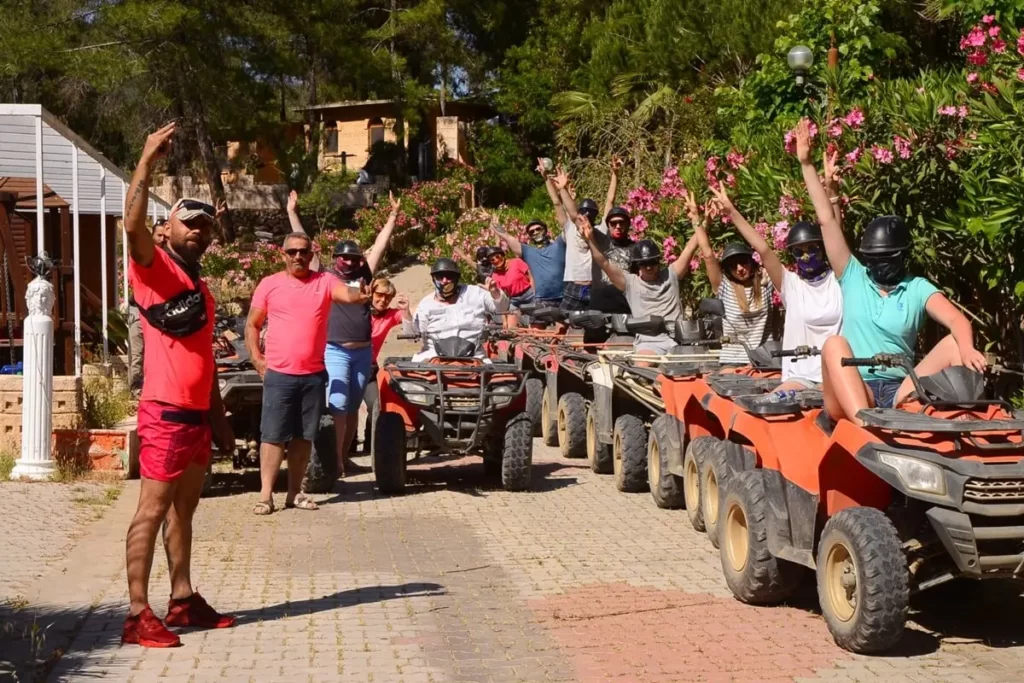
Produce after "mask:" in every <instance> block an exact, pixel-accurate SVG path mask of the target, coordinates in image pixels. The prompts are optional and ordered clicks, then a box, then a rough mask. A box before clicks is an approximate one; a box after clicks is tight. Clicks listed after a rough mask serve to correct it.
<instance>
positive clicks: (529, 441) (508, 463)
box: [501, 413, 534, 491]
mask: <svg viewBox="0 0 1024 683" xmlns="http://www.w3.org/2000/svg"><path fill="white" fill-rule="evenodd" d="M533 426H534V423H533V421H532V420H531V419H530V416H529V415H525V414H523V413H520V414H519V415H516V416H515V417H513V418H512V419H511V420H509V421H508V424H506V425H505V433H504V435H503V440H504V443H503V444H502V449H501V487H502V488H503V489H505V490H506V491H525V490H527V489H528V488H530V479H531V476H532V470H533Z"/></svg>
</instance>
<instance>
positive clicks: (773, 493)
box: [762, 470, 818, 569]
mask: <svg viewBox="0 0 1024 683" xmlns="http://www.w3.org/2000/svg"><path fill="white" fill-rule="evenodd" d="M762 471H763V472H764V475H765V476H764V485H765V494H766V495H767V503H768V509H767V510H765V513H766V514H765V522H766V523H767V527H768V551H769V552H771V554H772V555H774V556H775V557H778V558H779V559H782V560H786V561H788V562H793V563H795V564H801V565H803V566H805V567H808V568H810V569H814V567H815V564H814V531H815V528H816V526H817V520H818V496H815V495H813V494H811V493H808V492H807V491H804V490H803V489H801V488H800V487H798V486H795V485H793V484H792V483H790V482H788V481H786V480H785V478H783V476H782V473H781V472H779V471H777V470H762Z"/></svg>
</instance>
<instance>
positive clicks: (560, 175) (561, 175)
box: [554, 166, 569, 190]
mask: <svg viewBox="0 0 1024 683" xmlns="http://www.w3.org/2000/svg"><path fill="white" fill-rule="evenodd" d="M554 181H555V187H556V188H558V189H559V190H564V189H565V188H567V187H568V186H569V174H568V173H566V172H565V169H564V168H562V167H561V166H559V167H558V168H557V169H555V178H554Z"/></svg>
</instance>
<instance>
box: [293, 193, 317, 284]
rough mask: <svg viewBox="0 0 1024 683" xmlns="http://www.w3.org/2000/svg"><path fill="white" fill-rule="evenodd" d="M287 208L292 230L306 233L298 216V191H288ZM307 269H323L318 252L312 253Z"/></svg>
mask: <svg viewBox="0 0 1024 683" xmlns="http://www.w3.org/2000/svg"><path fill="white" fill-rule="evenodd" d="M287 210H288V225H289V226H290V227H291V229H292V232H301V233H302V234H303V235H306V234H308V233H307V232H306V228H304V227H303V226H302V220H301V219H300V218H299V193H298V192H296V191H295V190H292V191H291V192H289V193H288V204H287ZM309 269H310V270H312V271H313V272H316V273H318V272H320V271H321V270H323V267H322V266H321V263H320V255H319V254H317V253H314V254H313V260H312V261H310V263H309Z"/></svg>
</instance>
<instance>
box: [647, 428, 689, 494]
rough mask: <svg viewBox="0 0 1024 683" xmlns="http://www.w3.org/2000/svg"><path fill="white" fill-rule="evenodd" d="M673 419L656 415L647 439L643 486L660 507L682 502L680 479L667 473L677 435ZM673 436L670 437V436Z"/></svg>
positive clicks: (681, 482) (681, 483) (681, 480)
mask: <svg viewBox="0 0 1024 683" xmlns="http://www.w3.org/2000/svg"><path fill="white" fill-rule="evenodd" d="M673 432H676V434H678V430H677V429H676V423H675V418H674V417H672V416H671V415H659V416H658V417H657V418H656V419H655V420H654V422H653V423H652V424H651V432H650V436H648V438H647V485H648V487H649V488H650V489H651V497H652V498H654V504H655V505H657V506H658V507H659V508H662V509H664V510H675V509H678V508H681V507H683V506H684V505H685V504H686V498H685V496H684V495H683V479H682V477H679V476H677V475H675V474H672V473H671V472H669V469H668V467H669V453H671V449H673V448H675V444H676V441H678V439H679V437H678V436H677V435H676V434H673ZM673 437H674V438H673Z"/></svg>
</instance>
